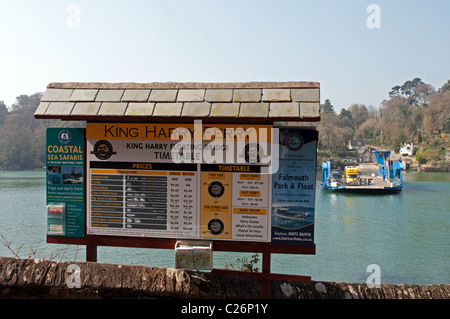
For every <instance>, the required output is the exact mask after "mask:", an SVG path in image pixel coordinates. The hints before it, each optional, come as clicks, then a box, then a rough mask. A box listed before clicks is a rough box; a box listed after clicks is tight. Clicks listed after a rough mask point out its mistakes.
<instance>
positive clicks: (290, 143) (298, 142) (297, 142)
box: [284, 133, 304, 151]
mask: <svg viewBox="0 0 450 319" xmlns="http://www.w3.org/2000/svg"><path fill="white" fill-rule="evenodd" d="M303 142H304V141H303V136H301V135H300V134H298V133H292V134H289V135H288V136H287V137H286V141H285V144H284V145H285V146H286V147H287V148H288V149H290V150H291V151H298V150H299V149H301V148H302V146H303Z"/></svg>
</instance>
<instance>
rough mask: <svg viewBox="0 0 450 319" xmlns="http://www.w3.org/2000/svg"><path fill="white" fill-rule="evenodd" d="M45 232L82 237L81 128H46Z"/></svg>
mask: <svg viewBox="0 0 450 319" xmlns="http://www.w3.org/2000/svg"><path fill="white" fill-rule="evenodd" d="M46 139H47V150H46V156H47V159H46V167H47V207H48V209H47V211H48V235H62V236H67V237H84V234H85V231H84V228H85V209H84V207H85V206H84V205H85V192H84V186H85V185H84V181H85V178H84V176H83V175H84V161H85V152H84V143H85V130H84V129H82V128H47V137H46Z"/></svg>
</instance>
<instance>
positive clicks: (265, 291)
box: [261, 252, 270, 299]
mask: <svg viewBox="0 0 450 319" xmlns="http://www.w3.org/2000/svg"><path fill="white" fill-rule="evenodd" d="M262 272H263V279H262V283H261V298H263V299H269V298H270V252H263V258H262Z"/></svg>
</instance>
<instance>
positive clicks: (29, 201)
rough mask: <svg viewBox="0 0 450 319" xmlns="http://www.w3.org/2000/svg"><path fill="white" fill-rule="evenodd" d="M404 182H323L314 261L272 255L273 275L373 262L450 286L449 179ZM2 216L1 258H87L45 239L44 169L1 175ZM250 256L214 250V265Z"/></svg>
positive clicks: (410, 278)
mask: <svg viewBox="0 0 450 319" xmlns="http://www.w3.org/2000/svg"><path fill="white" fill-rule="evenodd" d="M318 177H319V178H320V176H318ZM404 182H405V183H404V185H405V186H404V189H403V190H402V191H401V192H400V193H398V194H391V195H355V194H342V193H340V194H336V193H332V192H327V191H322V190H321V189H320V180H318V181H317V187H318V189H317V192H316V212H315V243H316V255H313V256H309V255H281V254H277V255H273V256H272V272H273V273H284V274H296V275H307V276H311V278H312V280H316V281H337V282H366V280H367V278H368V276H369V275H370V274H371V273H372V271H373V269H371V268H369V269H368V267H369V265H373V264H375V265H377V266H378V267H379V270H380V279H381V283H393V284H450V196H449V195H450V174H449V173H418V172H407V173H405V174H404ZM0 217H1V218H0V221H1V222H0V235H1V236H2V238H1V242H0V256H11V255H13V253H12V252H11V251H14V253H16V254H18V256H20V257H21V258H27V257H32V258H38V259H54V260H65V261H74V260H76V261H84V260H85V256H86V251H85V248H84V247H83V246H76V245H73V246H69V247H67V246H65V245H56V244H47V243H46V241H45V237H46V229H47V221H46V214H45V172H44V171H13V172H6V173H0ZM8 246H9V248H8ZM251 255H252V254H243V253H233V252H214V267H215V268H224V266H225V264H227V263H232V264H235V265H237V264H238V263H237V262H236V260H237V259H238V258H240V259H242V258H244V257H247V258H249V259H250V258H251ZM98 261H99V262H106V263H117V264H138V265H149V266H155V267H169V268H173V267H174V265H175V261H174V251H173V250H161V249H143V248H119V247H99V248H98ZM259 266H260V268H261V264H260V263H259Z"/></svg>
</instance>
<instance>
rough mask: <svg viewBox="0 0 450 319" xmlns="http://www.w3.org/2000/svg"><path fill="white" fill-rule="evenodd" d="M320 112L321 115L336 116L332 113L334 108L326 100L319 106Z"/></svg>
mask: <svg viewBox="0 0 450 319" xmlns="http://www.w3.org/2000/svg"><path fill="white" fill-rule="evenodd" d="M320 110H321V112H322V113H331V114H336V112H335V111H334V106H333V105H332V104H331V101H330V100H329V99H326V100H325V103H324V104H320Z"/></svg>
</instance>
